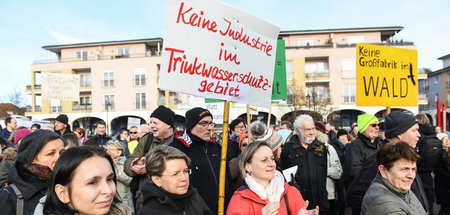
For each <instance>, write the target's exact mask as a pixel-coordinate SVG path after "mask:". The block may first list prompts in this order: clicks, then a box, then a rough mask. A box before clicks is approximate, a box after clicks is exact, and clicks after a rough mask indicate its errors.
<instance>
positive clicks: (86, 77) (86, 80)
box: [80, 73, 91, 87]
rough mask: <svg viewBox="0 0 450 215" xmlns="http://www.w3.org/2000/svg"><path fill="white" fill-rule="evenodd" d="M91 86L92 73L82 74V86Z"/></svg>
mask: <svg viewBox="0 0 450 215" xmlns="http://www.w3.org/2000/svg"><path fill="white" fill-rule="evenodd" d="M90 86H91V74H89V73H85V74H80V87H90Z"/></svg>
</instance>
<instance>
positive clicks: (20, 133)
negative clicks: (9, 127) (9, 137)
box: [14, 128, 31, 145]
mask: <svg viewBox="0 0 450 215" xmlns="http://www.w3.org/2000/svg"><path fill="white" fill-rule="evenodd" d="M29 133H31V131H30V130H29V129H28V128H22V129H20V130H18V131H16V133H15V134H14V143H15V144H16V145H17V143H19V140H21V139H22V138H24V137H25V136H27V134H29Z"/></svg>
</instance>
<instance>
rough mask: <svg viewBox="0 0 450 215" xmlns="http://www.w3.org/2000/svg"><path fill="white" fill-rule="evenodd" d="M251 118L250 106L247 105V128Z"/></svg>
mask: <svg viewBox="0 0 450 215" xmlns="http://www.w3.org/2000/svg"><path fill="white" fill-rule="evenodd" d="M250 121H251V117H250V105H249V104H247V126H249V125H250Z"/></svg>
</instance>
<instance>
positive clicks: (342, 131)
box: [337, 129, 348, 138]
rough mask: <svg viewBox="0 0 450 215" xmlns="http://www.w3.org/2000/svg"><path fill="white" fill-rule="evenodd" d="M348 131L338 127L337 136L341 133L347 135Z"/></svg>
mask: <svg viewBox="0 0 450 215" xmlns="http://www.w3.org/2000/svg"><path fill="white" fill-rule="evenodd" d="M347 134H348V132H347V130H345V129H340V130H339V131H338V133H337V137H338V138H339V137H340V136H341V135H347Z"/></svg>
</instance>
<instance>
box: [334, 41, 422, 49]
mask: <svg viewBox="0 0 450 215" xmlns="http://www.w3.org/2000/svg"><path fill="white" fill-rule="evenodd" d="M365 44H371V45H379V46H409V45H414V43H413V42H397V43H365ZM336 47H337V48H348V47H356V43H351V44H348V43H343V44H339V43H338V44H336Z"/></svg>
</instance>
